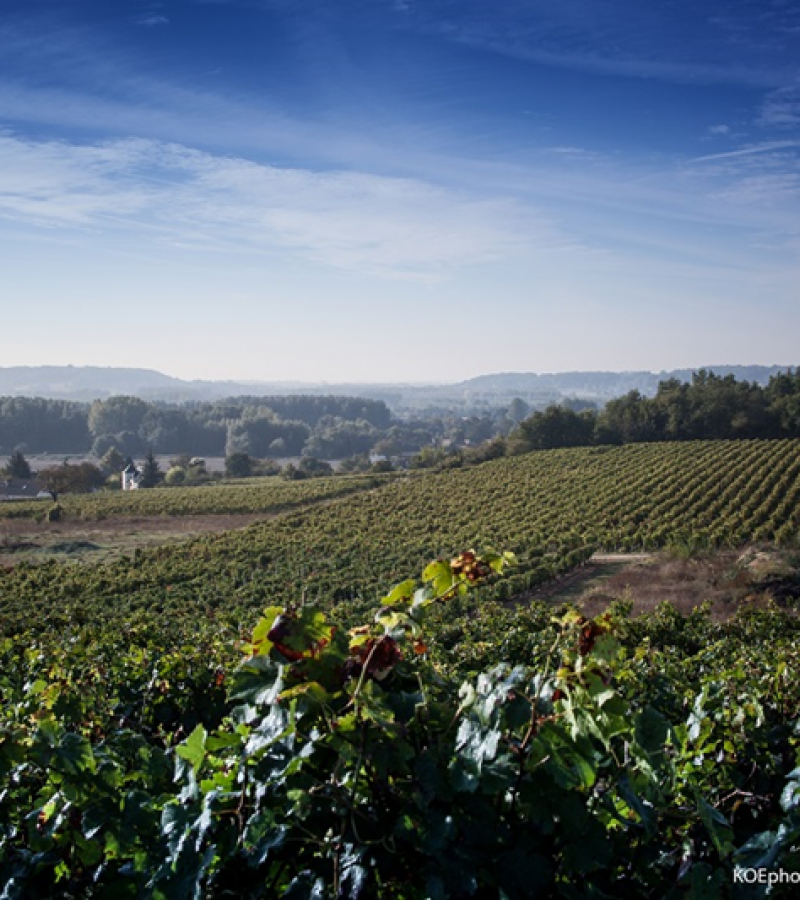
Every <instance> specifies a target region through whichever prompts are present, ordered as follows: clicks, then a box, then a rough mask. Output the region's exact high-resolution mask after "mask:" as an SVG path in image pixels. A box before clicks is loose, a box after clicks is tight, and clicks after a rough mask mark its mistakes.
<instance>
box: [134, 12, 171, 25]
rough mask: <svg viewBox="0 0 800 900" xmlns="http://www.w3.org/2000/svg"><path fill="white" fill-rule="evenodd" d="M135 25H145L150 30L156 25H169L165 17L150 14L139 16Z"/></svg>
mask: <svg viewBox="0 0 800 900" xmlns="http://www.w3.org/2000/svg"><path fill="white" fill-rule="evenodd" d="M136 24H137V25H145V26H147V27H149V28H152V27H154V26H156V25H169V19H168V18H167V17H166V16H161V15H158V14H156V13H150V14H149V15H146V16H140V17H139V18H138V19H137V20H136Z"/></svg>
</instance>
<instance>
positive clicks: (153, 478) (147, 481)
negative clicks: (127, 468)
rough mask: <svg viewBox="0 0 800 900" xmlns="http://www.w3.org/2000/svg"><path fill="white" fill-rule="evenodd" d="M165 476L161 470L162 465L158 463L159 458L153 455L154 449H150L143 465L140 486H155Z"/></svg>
mask: <svg viewBox="0 0 800 900" xmlns="http://www.w3.org/2000/svg"><path fill="white" fill-rule="evenodd" d="M163 478H164V475H163V473H162V471H161V466H160V465H159V464H158V460H157V459H156V458H155V456H153V451H152V450H148V452H147V456H146V457H145V458H144V465H143V466H142V477H141V479H140V480H139V487H143V488H152V487H155V486H156V485H157V484H159V483H160V482H161V481H162V479H163Z"/></svg>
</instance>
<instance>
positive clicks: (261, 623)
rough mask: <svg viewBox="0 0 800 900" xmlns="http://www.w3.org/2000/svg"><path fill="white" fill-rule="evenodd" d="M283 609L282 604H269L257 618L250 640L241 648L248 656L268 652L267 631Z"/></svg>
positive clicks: (270, 646)
mask: <svg viewBox="0 0 800 900" xmlns="http://www.w3.org/2000/svg"><path fill="white" fill-rule="evenodd" d="M283 612H284V609H283V607H282V606H270V607H269V608H268V609H265V610H264V615H263V616H262V617H261V618H260V619H259V620H258V622H257V624H256V627H255V628H254V629H253V637H252V641H251V643H249V644H245V645H244V647H243V648H242V649H243V650H244V652H245V653H246V654H247V655H248V656H260V655H262V654H266V653H269V651H270V650H271V649H272V642H271V641H270V640H269V637H268V635H269V633H270V631H271V630H272V626H273V624H274V622H275V619H277V618H278V616H280V615H281V614H282V613H283Z"/></svg>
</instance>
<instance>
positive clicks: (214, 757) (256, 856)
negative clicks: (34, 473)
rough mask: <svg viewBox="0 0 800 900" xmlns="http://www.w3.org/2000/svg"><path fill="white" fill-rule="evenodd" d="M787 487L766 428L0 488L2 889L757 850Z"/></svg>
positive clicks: (251, 886) (100, 892) (781, 617)
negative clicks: (91, 490)
mask: <svg viewBox="0 0 800 900" xmlns="http://www.w3.org/2000/svg"><path fill="white" fill-rule="evenodd" d="M798 499H800V442H798V441H792V440H782V441H742V442H733V441H731V442H696V443H683V444H666V443H664V444H651V445H627V446H623V447H614V448H610V447H604V448H585V449H576V450H557V451H547V452H541V453H532V454H527V455H524V456H520V457H515V458H506V459H501V460H497V461H495V462H491V463H486V464H483V465H481V466H477V467H474V468H464V469H454V470H447V471H444V472H439V473H426V474H422V475H414V476H393V477H388V478H383V479H380V480H376V479H372V480H364V479H347V478H334V479H320V480H319V481H314V482H302V483H299V484H290V483H283V482H277V481H275V480H274V479H272V480H265V481H264V482H262V483H259V484H252V483H242V484H241V485H230V486H227V487H224V486H216V485H215V486H214V487H211V488H187V489H174V490H163V491H155V490H154V491H149V492H144V491H143V492H140V493H138V494H137V495H135V496H134V495H128V496H124V495H119V494H118V495H108V496H103V495H94V496H89V497H76V498H69V497H65V498H64V502H63V506H64V510H65V518H64V521H63V522H60V523H50V524H49V525H48V524H46V523H41V522H39V521H37V519H39V518H41V507H39V508H38V509H37V508H36V507H35V506H30V507H24V506H19V507H15V508H14V509H13V510H11V511H10V512H9V511H6V510H2V512H0V515H6V514H7V513H8V515H7V517H6V518H5V519H0V527H2V526H3V525H5V527H6V528H7V529H8V530H7V531H6V532H5V537H4V540H5V542H6V556H5V557H4V561H5V563H6V567H5V568H0V616H1V617H2V618H1V619H0V621H1V622H2V631H3V634H4V635H5V639H4V643H3V644H2V659H0V664H2V671H3V672H4V673H5V674H4V675H3V676H2V679H1V680H0V690H2V693H3V698H4V713H3V716H4V718H3V720H2V722H0V766H2V767H3V771H4V773H5V774H6V775H7V776H8V778H9V779H10V782H9V783H10V784H11V785H12V787H11V789H10V790H9V791H7V792H5V793H4V794H3V795H2V797H1V798H0V828H1V829H2V830H1V831H0V840H2V848H3V854H4V855H2V856H0V875H2V876H4V878H5V880H6V882H7V883H8V884H10V885H12V887H13V886H14V885H18V886H19V887H18V890H17V892H16V893H14V891H13V890H11V892H10V893H8V896H9V897H16V896H19V897H29V896H30V897H37V896H43V897H44V896H60V894H59V891H62V892H63V896H86V897H89V896H128V895H130V896H153V897H175V898H177V897H183V896H195V895H196V896H203V895H206V896H219V897H223V896H234V895H236V896H239V895H246V896H253V897H255V896H264V897H273V896H275V897H278V896H287V897H289V896H311V895H312V894H313V891H314V890H317V891H318V893H316V894H313V895H314V896H320V897H322V896H325V897H327V896H337V895H338V896H348V895H350V896H359V894H358V892H357V891H356V892H355V893H354V885H357V884H362V883H363V885H364V887H363V890H364V891H365V893H363V896H364V897H367V896H370V897H371V896H379V897H402V898H405V897H408V898H412V897H413V898H416V897H423V896H442V897H448V896H471V895H475V896H488V895H487V894H486V893H485V890H489V891H490V893H491V891H492V890H494V892H495V894H494V895H497V890H498V889H502V891H503V892H504V893H505V894H506V895H507V896H509V897H523V896H529V894H527V893H526V888H525V885H524V884H523V883H522V882H519V881H518V880H515V879H517V878H518V876H517V875H509V874H503V871H505V870H504V869H503V867H502V866H500V868H498V863H497V860H502V859H506V858H508V859H511V858H512V857H513V858H514V859H515V860H517V863H515V864H514V866H511V868H510V869H509V871H511V870H513V871H522V872H526V871H528V870H530V872H531V873H538V874H531V876H530V877H532V878H534V877H535V878H537V879H543V880H542V882H541V883H542V888H541V896H548V897H549V896H565V897H566V896H578V894H576V893H575V891H576V890H578V891H579V886H580V884H581V883H582V879H583V878H584V877H585V874H586V872H593V873H594V876H593V877H595V879H596V883H597V884H600V885H602V887H601V888H600V889H601V890H602V891H603V892H604V894H605V895H607V896H630V897H639V896H653V897H657V896H666V895H667V893H668V892H669V890H674V891H677V893H675V894H674V896H681V897H682V896H687V897H689V896H709V897H716V896H728V895H729V893H728V888H727V887H726V885H727V886H729V885H730V883H731V878H732V873H733V871H734V868H735V866H736V865H744V864H745V863H747V862H748V861H749V862H750V863H752V861H753V860H759V859H761V858H762V857H764V858H766V857H765V856H764V854H766V853H767V849H766V848H768V847H769V848H772V849H771V850H770V851H769V852H770V853H771V854H772V855H771V856H770V857H769V865H773V864H775V863H776V860H780V861H781V864H782V865H785V866H788V867H790V868H791V867H792V866H794V865H796V862H797V852H796V850H795V849H794V848H795V847H796V843H797V840H800V822H799V821H797V815H798V814H797V809H796V802H795V800H794V799H793V798H794V797H795V796H796V795H795V793H793V792H794V791H795V787H793V786H792V785H794V784H795V782H793V781H792V777H793V776H792V771H793V769H794V768H795V766H797V764H798V761H799V760H798V759H797V743H798V739H797V737H796V731H795V727H796V722H797V720H798V716H800V687H798V682H797V679H796V677H795V673H796V671H797V665H798V652H797V650H796V646H797V639H798V637H800V623H798V619H797V617H796V616H795V608H796V606H797V593H798V592H797V583H798V579H797V572H798V559H797V542H798V527H799V526H800V519H799V518H798ZM8 516H13V517H8ZM167 523H168V524H169V526H172V525H173V524H174V523H179V524H178V525H177V528H178V531H177V532H173V533H172V534H169V533H168V531H169V529H168V528H163V526H164V525H165V524H167ZM219 525H222V526H224V527H225V529H226V530H224V531H220V532H216V531H214V530H213V529H215V528H216V527H217V526H219ZM231 525H233V526H242V527H234V528H233V529H231V528H230V527H229V526H231ZM56 526H57V527H58V531H56ZM126 528H127V529H130V530H129V532H125V529H126ZM160 528H163V531H159V529H160ZM24 529H27V531H26V530H24ZM48 529H50V530H48ZM82 529H83V530H82ZM0 533H2V532H0ZM111 534H117V535H118V536H121V535H127V537H126V538H125V540H123V539H122V537H119V541H120V542H119V544H118V545H117V546H114V543H113V540H112V539H111V538H110V537H109V535H111ZM181 535H182V536H184V537H185V536H189V535H190V536H191V538H190V539H188V540H178V537H179V536H181ZM92 536H94V537H92ZM104 536H105V537H104ZM70 541H72V543H73V545H75V552H74V553H72V554H69V553H67V552H64V553H63V554H62V556H65V557H68V558H69V559H70V561H69V562H64V561H60V560H59V559H57V558H56V557H57V553H54V552H53V546H54V545H57V544H59V543H60V544H63V545H68V544H69V542H70ZM82 541H83V542H85V543H86V544H92V545H93V547H94V549H92V548H91V547H89V548H87V547H85V546H84V547H83V548H82V547H81V542H82ZM126 541H128V543H126ZM15 542H16V543H18V544H24V543H26V542H27V543H28V544H32V545H34V546H33V547H30V546H29V547H27V548H24V547H23V548H17V549H13V548H11V547H10V545H11V544H14V543H15ZM154 544H157V545H154ZM48 547H49V553H48V551H47V548H48ZM469 547H474V548H476V550H477V551H478V557H476V560H475V561H474V562H473V561H471V560H472V557H471V556H470V555H469V554H467V555H466V556H461V557H457V558H456V559H455V560H454V561H453V563H452V564H451V563H450V562H449V560H450V559H451V558H453V557H454V555H455V554H458V553H460V552H461V551H465V550H466V549H467V548H469ZM748 547H751V548H753V549H747V548H748ZM43 548H44V550H45V552H40V551H41V550H42V549H43ZM98 548H99V549H98ZM486 548H495V549H496V550H498V551H501V552H502V551H510V552H512V553H514V554H515V555H516V562H515V564H514V565H513V566H511V567H509V566H508V565H505V568H506V571H505V572H504V573H503V577H502V578H498V577H497V576H496V575H490V572H491V570H492V569H493V568H497V569H500V568H503V567H504V563H503V560H502V558H501V557H493V556H491V555H489V556H487V557H486V560H487V562H485V563H484V562H482V561H481V556H480V553H481V552H482V551H483V550H486ZM81 550H83V551H86V552H85V553H83V554H82V553H81ZM102 553H105V554H106V556H105V560H106V561H102V562H94V561H92V560H93V555H94V556H97V555H98V554H102ZM632 553H635V554H640V556H639V558H637V559H629V558H626V559H625V561H624V562H620V560H619V559H618V558H615V557H618V555H619V554H623V555H627V554H632ZM436 559H439V560H443V562H440V563H438V564H437V566H435V567H434V568H433V569H429V570H428V575H427V577H428V581H429V588H428V590H429V591H432V592H433V593H431V594H425V593H424V592H423V593H419V592H418V593H416V594H414V593H413V586H412V585H411V584H410V583H409V584H408V585H407V586H405V587H401V588H399V589H398V590H397V591H395V592H393V593H389V592H390V590H391V587H392V585H393V584H396V583H397V582H402V581H403V580H404V579H407V578H408V577H409V576H413V574H414V573H415V572H419V571H420V570H421V569H422V568H423V567H424V566H425V564H426V563H427V562H429V561H430V560H436ZM34 560H37V561H36V562H34ZM9 561H13V562H14V563H15V564H14V565H11V566H9V565H8V563H9ZM437 573H438V574H437ZM470 573H471V574H470ZM468 576H469V577H468ZM470 579H474V583H475V586H476V587H477V590H472V589H470V590H469V591H467V590H466V589H467V588H468V587H470V588H472V586H473V585H472V580H470ZM449 585H452V588H451V587H449ZM437 592H438V596H439V599H438V600H437V601H436V602H433V601H434V594H436V593H437ZM382 597H383V598H384V600H383V607H382V612H381V613H380V615H379V617H378V619H377V620H376V619H375V618H374V614H375V610H376V608H378V606H379V604H380V600H381V598H382ZM426 597H428V598H429V599H425V598H426ZM442 600H445V601H446V602H442ZM660 600H669V601H672V602H673V605H671V606H668V605H664V604H661V603H660ZM706 600H708V601H709V603H708V604H706V605H705V606H704V605H703V601H706ZM565 602H570V603H577V604H579V605H581V606H582V608H583V610H584V614H585V616H596V617H599V618H596V619H588V620H587V619H586V618H582V617H580V615H579V614H577V613H566V614H565V613H564V609H563V604H564V603H565ZM298 604H300V605H299V606H298ZM279 608H283V609H284V612H283V613H280V612H279ZM606 608H608V609H609V612H608V613H607V614H606V615H605V617H603V616H601V613H602V612H603V611H604V610H605V609H606ZM265 609H266V610H267V612H266V613H264V610H265ZM287 610H288V611H287ZM640 613H644V615H639V614H640ZM262 614H263V615H265V618H264V619H263V620H261V622H260V623H259V617H260V616H261V615H262ZM554 614H555V618H554ZM328 619H329V620H330V622H331V623H333V624H331V625H328V624H327V620H328ZM370 623H372V624H370ZM334 625H335V627H334ZM254 628H255V631H254ZM353 628H356V631H350V632H349V630H350V629H353ZM348 633H349V634H350V636H349V637H348ZM365 648H366V649H365ZM243 649H244V650H245V651H246V653H245V656H246V657H247V655H248V654H252V653H255V654H256V655H254V656H252V658H251V660H250V662H249V663H247V664H246V665H245V666H244V668H239V669H237V668H236V666H237V661H238V660H240V659H241V658H242V650H243ZM379 649H380V653H378V651H379ZM376 653H378V656H376V655H375V654H376ZM379 657H380V659H381V660H382V662H381V664H380V666H379V667H378V665H377V660H378V658H379ZM498 664H501V667H500V668H498ZM503 665H505V666H506V668H503V667H502V666H503ZM508 666H512V667H513V666H517V667H518V668H516V669H513V670H512V669H511V668H508ZM348 672H349V673H355V677H352V678H351V677H350V676H349V675H347V674H346V673H348ZM514 673H516V674H514ZM462 683H463V684H464V686H463V687H462ZM469 685H474V687H469ZM476 691H477V693H476ZM281 698H283V699H282V700H281ZM481 698H483V699H481ZM491 698H494V699H491ZM526 710H527V712H526ZM456 722H458V723H459V725H458V727H457V728H454V727H453V725H454V723H456ZM304 723H305V724H304ZM569 723H571V724H569ZM424 748H427V749H424ZM292 760H293V761H294V762H292ZM303 760H306V762H303ZM337 760H338V762H337ZM420 767H422V768H420ZM100 773H105V774H102V776H101V774H100ZM237 773H238V774H237ZM247 773H249V774H247ZM256 776H257V777H256ZM237 779H238V780H237ZM442 779H443V780H442ZM259 784H261V785H262V788H259V787H258V785H259ZM268 785H271V787H269V788H267V786H268ZM798 796H800V794H798ZM120 798H127V799H120ZM303 798H305V799H303ZM536 798H539V799H538V800H537V799H536ZM487 804H488V805H487ZM537 804H538V805H537ZM542 804H544V806H542ZM231 809H233V810H235V814H232V813H231ZM544 809H550V810H551V811H550V812H548V813H546V814H545V813H544V812H543V811H542V810H544ZM448 810H450V813H448ZM537 810H538V812H537ZM450 814H452V815H454V816H455V819H454V821H455V822H456V825H455V826H453V830H452V834H451V833H450V832H448V830H447V828H449V827H450V826H447V827H445V825H444V824H443V823H444V821H445V817H446V816H447V815H450ZM542 816H544V818H542ZM553 822H556V823H559V824H557V825H556V827H555V829H554V826H553ZM570 822H571V823H572V824H571V825H570V824H569V823H570ZM126 823H127V824H126ZM387 823H390V824H387ZM437 823H438V824H437ZM491 823H493V824H491ZM548 823H550V824H548ZM779 827H780V828H781V829H783V830H782V831H780V832H779V831H778V828H779ZM387 828H388V829H389V830H388V831H387ZM486 828H489V831H488V832H487V831H485V829H486ZM330 829H334V831H333V832H332V833H334V834H336V835H339V837H337V838H336V840H333V839H332V838H331V837H330V833H331V832H330ZM373 832H375V833H378V834H381V835H382V837H381V839H380V841H378V842H374V841H371V840H370V839H369V838H367V837H365V836H366V835H368V834H370V833H373ZM126 834H129V835H130V836H129V837H125V835H126ZM434 834H436V835H438V837H436V838H435V839H434V837H433V835H434ZM325 835H328V837H325ZM426 835H427V837H426ZM448 835H449V836H448ZM769 835H771V837H769ZM579 847H580V848H581V854H583V855H582V856H581V855H580V854H579V853H578V848H579ZM687 848H689V849H687ZM759 853H760V854H761V856H759V855H758V854H759ZM448 854H450V856H451V857H452V865H451V864H450V863H447V864H445V863H444V862H443V859H445V858H447V855H448ZM509 854H511V856H509ZM159 860H160V861H159ZM164 860H166V861H167V862H164ZM765 865H766V863H765ZM464 873H472V874H471V875H470V878H472V881H470V879H469V878H467V880H466V881H463V878H464V877H466V876H465V874H464ZM520 877H521V876H520ZM242 879H243V880H242ZM376 879H377V880H376ZM470 884H471V885H473V887H469V885H470ZM98 885H99V886H98ZM314 885H318V888H315V887H314ZM403 885H405V887H404V886H403ZM481 885H482V886H483V887H482V888H481V890H479V889H478V888H479V886H481ZM570 886H572V887H570ZM361 889H362V888H359V890H361ZM238 890H242V891H245V894H237V893H236V891H238ZM104 891H105V893H104ZM304 891H305V893H304ZM476 891H477V893H475V892H476ZM481 891H484V893H481ZM693 891H694V893H692V892H693ZM37 892H38V893H37ZM70 892H71V893H70ZM703 892H705V893H703ZM601 895H602V894H598V896H601ZM741 896H749V895H745V894H742V895H741ZM775 896H779V894H775ZM787 896H789V895H788V894H787Z"/></svg>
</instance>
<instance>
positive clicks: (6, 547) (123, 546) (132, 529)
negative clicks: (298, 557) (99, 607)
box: [0, 513, 265, 566]
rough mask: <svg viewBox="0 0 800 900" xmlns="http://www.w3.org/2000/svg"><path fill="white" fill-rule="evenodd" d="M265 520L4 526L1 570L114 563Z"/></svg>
mask: <svg viewBox="0 0 800 900" xmlns="http://www.w3.org/2000/svg"><path fill="white" fill-rule="evenodd" d="M264 518H265V516H264V514H263V513H261V514H259V513H244V514H240V515H230V514H228V515H202V516H175V517H173V516H155V517H138V518H122V517H119V518H108V519H102V520H99V521H91V522H87V521H83V520H81V519H72V520H70V519H65V520H63V521H60V522H35V521H33V520H31V519H2V520H0V565H1V566H13V565H15V564H16V563H19V562H22V561H23V560H25V561H27V562H44V561H45V560H48V559H71V560H82V561H85V562H110V561H112V560H114V559H118V558H119V557H121V556H130V555H131V554H132V553H133V552H134V551H135V550H137V549H139V548H144V547H156V546H160V545H163V544H174V543H178V542H180V541H185V540H189V539H191V538H193V537H198V536H199V535H202V534H215V533H218V532H221V531H230V530H232V529H236V528H244V527H246V526H247V525H251V524H252V523H253V522H257V521H261V520H263V519H264Z"/></svg>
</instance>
